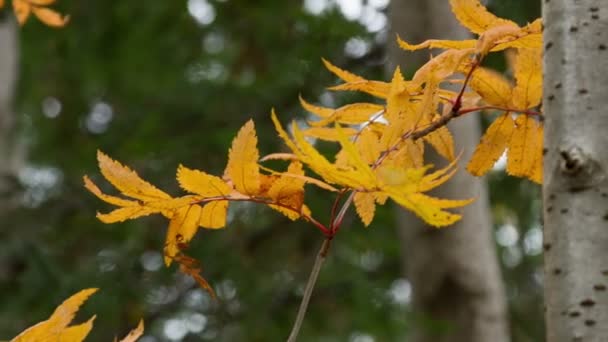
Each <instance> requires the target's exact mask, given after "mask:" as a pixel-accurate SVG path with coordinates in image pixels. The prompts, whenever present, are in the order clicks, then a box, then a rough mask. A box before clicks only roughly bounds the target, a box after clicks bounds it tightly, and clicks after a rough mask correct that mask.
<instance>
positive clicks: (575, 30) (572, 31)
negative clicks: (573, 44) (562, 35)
mask: <svg viewBox="0 0 608 342" xmlns="http://www.w3.org/2000/svg"><path fill="white" fill-rule="evenodd" d="M574 32H578V27H576V26H570V33H574Z"/></svg>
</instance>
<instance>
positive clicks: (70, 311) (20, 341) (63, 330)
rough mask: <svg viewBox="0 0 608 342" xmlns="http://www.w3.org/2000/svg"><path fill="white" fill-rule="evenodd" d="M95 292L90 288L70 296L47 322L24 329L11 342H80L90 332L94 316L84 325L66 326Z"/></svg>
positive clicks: (94, 289)
mask: <svg viewBox="0 0 608 342" xmlns="http://www.w3.org/2000/svg"><path fill="white" fill-rule="evenodd" d="M96 291H97V289H96V288H90V289H85V290H82V291H79V292H78V293H76V294H74V295H72V296H71V297H70V298H68V299H66V300H65V301H64V302H63V303H61V304H60V305H59V306H58V307H57V308H56V309H55V311H54V312H53V314H52V315H51V317H50V318H49V319H48V320H46V321H43V322H40V323H38V324H36V325H34V326H32V327H30V328H28V329H26V330H25V331H23V332H22V333H21V334H19V335H18V336H17V337H15V338H14V339H13V340H11V341H13V342H29V341H62V340H63V341H74V342H79V341H82V340H83V339H84V337H86V335H87V334H88V333H89V331H90V330H91V327H92V325H93V320H94V319H95V316H93V317H92V318H91V319H89V321H88V322H86V323H83V324H80V325H77V326H72V327H68V325H69V324H70V322H72V320H73V319H74V316H75V315H76V312H77V311H78V309H79V308H80V306H81V305H82V304H83V303H84V302H85V301H86V300H87V299H88V298H89V297H90V296H91V295H92V294H93V293H95V292H96ZM63 337H65V339H62V338H63ZM68 338H69V339H68Z"/></svg>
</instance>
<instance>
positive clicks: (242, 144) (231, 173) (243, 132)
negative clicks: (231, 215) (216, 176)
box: [225, 120, 260, 195]
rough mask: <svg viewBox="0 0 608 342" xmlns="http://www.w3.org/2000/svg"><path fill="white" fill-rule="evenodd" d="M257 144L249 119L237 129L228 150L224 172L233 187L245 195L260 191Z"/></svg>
mask: <svg viewBox="0 0 608 342" xmlns="http://www.w3.org/2000/svg"><path fill="white" fill-rule="evenodd" d="M257 144H258V138H257V137H256V135H255V127H254V125H253V121H252V120H249V121H247V123H246V124H245V125H244V126H243V127H242V128H241V129H240V130H239V133H238V134H237V136H236V138H235V139H234V140H233V141H232V147H231V148H230V151H229V152H228V165H226V171H225V174H226V175H227V176H228V177H229V178H230V180H232V183H233V184H234V188H235V189H236V190H237V191H238V192H240V193H242V194H245V195H256V194H258V193H259V191H260V170H259V167H258V159H259V158H260V155H259V153H258V148H257Z"/></svg>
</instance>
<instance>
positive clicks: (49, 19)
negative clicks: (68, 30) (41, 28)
mask: <svg viewBox="0 0 608 342" xmlns="http://www.w3.org/2000/svg"><path fill="white" fill-rule="evenodd" d="M32 12H34V15H35V16H36V17H38V19H40V21H42V22H43V23H45V24H46V25H48V26H51V27H63V26H65V24H67V22H68V21H69V20H70V16H67V15H66V16H62V15H61V14H59V13H57V12H55V11H53V10H51V9H49V8H46V7H37V6H34V7H32Z"/></svg>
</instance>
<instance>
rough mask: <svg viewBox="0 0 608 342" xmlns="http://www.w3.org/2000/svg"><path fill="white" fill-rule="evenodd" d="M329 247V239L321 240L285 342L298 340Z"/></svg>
mask: <svg viewBox="0 0 608 342" xmlns="http://www.w3.org/2000/svg"><path fill="white" fill-rule="evenodd" d="M330 246H331V239H330V238H326V239H325V240H323V244H322V245H321V248H319V252H318V253H317V257H316V259H315V264H314V265H313V267H312V271H311V272H310V276H309V277H308V282H307V283H306V287H305V288H304V297H302V302H301V303H300V308H299V309H298V314H297V316H296V320H295V322H294V323H293V328H291V333H290V334H289V338H287V342H295V341H296V340H297V338H298V334H299V333H300V327H302V322H303V321H304V316H306V311H307V310H308V303H309V302H310V296H311V295H312V290H313V289H314V288H315V284H316V282H317V277H318V276H319V271H321V266H323V263H324V262H325V258H326V257H327V253H329V247H330Z"/></svg>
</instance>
